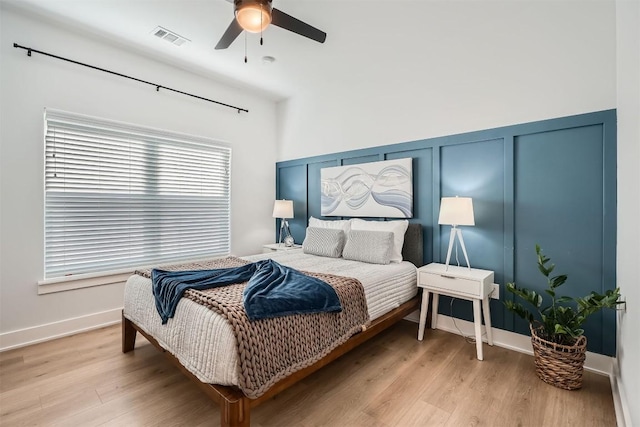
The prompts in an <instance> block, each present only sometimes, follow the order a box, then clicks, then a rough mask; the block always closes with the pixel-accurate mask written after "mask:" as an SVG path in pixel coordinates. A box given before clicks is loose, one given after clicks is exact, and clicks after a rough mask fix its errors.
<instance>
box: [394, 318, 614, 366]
mask: <svg viewBox="0 0 640 427" xmlns="http://www.w3.org/2000/svg"><path fill="white" fill-rule="evenodd" d="M405 319H407V320H410V321H412V322H416V323H417V322H418V321H419V315H418V312H417V311H416V312H414V313H411V314H410V315H408V316H407V317H405ZM456 326H457V327H456ZM438 329H442V330H443V331H447V332H451V333H453V334H456V335H460V331H462V334H463V335H465V336H472V337H473V336H475V330H474V325H473V322H468V321H466V320H461V319H455V324H454V323H453V318H451V317H449V316H445V315H442V314H438ZM458 329H460V331H458ZM483 341H485V342H486V341H487V338H486V336H485V337H483ZM493 344H494V345H497V346H498V347H503V348H507V349H509V350H514V351H518V352H520V353H526V354H530V355H533V347H531V337H529V336H527V335H521V334H517V333H515V332H510V331H505V330H502V329H497V328H493ZM614 360H615V359H614V358H613V357H609V356H603V355H602V354H598V353H592V352H590V351H588V352H587V360H585V362H584V369H585V370H587V371H590V372H595V373H597V374H601V375H606V376H609V377H611V376H612V373H613V362H614Z"/></svg>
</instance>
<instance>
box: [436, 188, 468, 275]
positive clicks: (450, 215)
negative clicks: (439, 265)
mask: <svg viewBox="0 0 640 427" xmlns="http://www.w3.org/2000/svg"><path fill="white" fill-rule="evenodd" d="M438 224H441V225H451V226H452V227H451V234H450V235H449V249H448V250H447V261H446V262H445V265H446V269H447V270H448V269H449V260H450V259H451V249H453V243H454V241H455V239H456V237H457V238H458V240H459V241H460V246H461V247H462V252H463V253H464V259H465V260H466V261H467V268H469V269H470V268H471V265H470V264H469V257H468V256H467V248H466V247H465V246H464V239H463V238H462V230H460V229H459V228H458V226H459V225H476V223H475V220H474V217H473V201H472V200H471V197H458V196H456V197H443V198H442V200H441V201H440V217H439V218H438ZM456 256H457V255H456Z"/></svg>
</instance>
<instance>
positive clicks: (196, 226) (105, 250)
mask: <svg viewBox="0 0 640 427" xmlns="http://www.w3.org/2000/svg"><path fill="white" fill-rule="evenodd" d="M230 165H231V148H229V147H228V146H226V145H224V144H221V143H219V142H216V141H212V140H209V139H205V138H200V137H194V136H189V135H180V134H174V133H170V132H165V131H160V130H154V129H148V128H143V127H139V126H135V125H129V124H123V123H117V122H111V121H107V120H103V119H97V118H93V117H87V116H80V115H76V114H71V113H66V112H61V111H55V110H46V112H45V278H46V279H49V278H58V277H63V276H69V275H76V274H82V273H96V272H112V271H115V270H122V269H127V268H129V269H133V268H135V267H140V266H146V265H157V264H159V263H167V262H173V261H179V260H189V259H197V258H204V257H211V256H219V255H226V254H228V253H229V250H230V196H229V193H230Z"/></svg>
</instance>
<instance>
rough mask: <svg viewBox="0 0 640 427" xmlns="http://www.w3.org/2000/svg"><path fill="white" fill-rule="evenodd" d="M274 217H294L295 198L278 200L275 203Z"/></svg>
mask: <svg viewBox="0 0 640 427" xmlns="http://www.w3.org/2000/svg"><path fill="white" fill-rule="evenodd" d="M273 217H274V218H293V200H276V202H275V203H274V204H273Z"/></svg>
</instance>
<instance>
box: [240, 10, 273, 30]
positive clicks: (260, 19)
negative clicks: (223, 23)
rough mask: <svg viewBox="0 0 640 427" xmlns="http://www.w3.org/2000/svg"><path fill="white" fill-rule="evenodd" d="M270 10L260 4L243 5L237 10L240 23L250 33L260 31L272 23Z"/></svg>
mask: <svg viewBox="0 0 640 427" xmlns="http://www.w3.org/2000/svg"><path fill="white" fill-rule="evenodd" d="M269 12H270V10H268V9H265V8H264V6H262V7H261V5H260V4H246V5H242V6H241V7H239V8H238V10H237V11H236V19H237V20H238V24H240V26H241V27H242V28H243V29H244V30H245V31H248V32H250V33H259V32H261V31H263V30H264V29H265V28H267V27H268V26H269V24H271V13H269Z"/></svg>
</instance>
